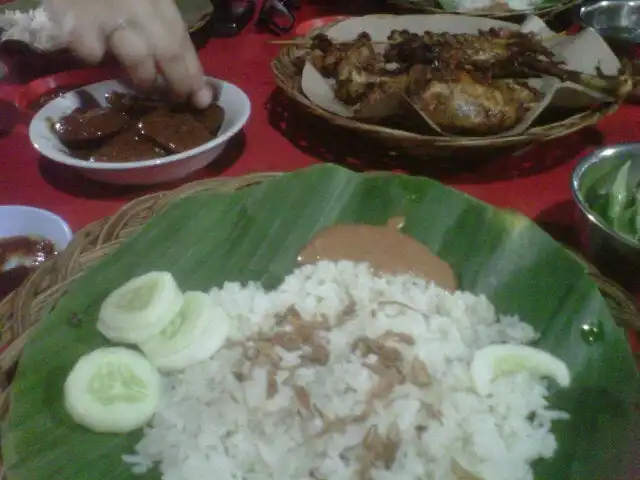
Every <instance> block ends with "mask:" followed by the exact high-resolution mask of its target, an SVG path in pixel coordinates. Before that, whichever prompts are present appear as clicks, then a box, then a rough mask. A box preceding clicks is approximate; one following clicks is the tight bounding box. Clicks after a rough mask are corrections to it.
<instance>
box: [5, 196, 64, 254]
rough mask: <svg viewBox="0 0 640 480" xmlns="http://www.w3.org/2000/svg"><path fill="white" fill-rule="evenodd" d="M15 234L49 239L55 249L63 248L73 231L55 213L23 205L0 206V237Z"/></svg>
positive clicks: (60, 249)
mask: <svg viewBox="0 0 640 480" xmlns="http://www.w3.org/2000/svg"><path fill="white" fill-rule="evenodd" d="M17 235H26V236H40V237H44V238H47V239H49V240H51V241H52V242H53V243H54V245H55V246H56V250H57V251H58V252H61V251H62V250H64V249H65V248H66V247H67V245H68V244H69V242H70V241H71V238H72V237H73V233H72V232H71V228H69V225H67V222H65V221H64V220H63V219H62V218H60V217H59V216H58V215H56V214H55V213H51V212H49V211H47V210H42V209H40V208H35V207H27V206H23V205H2V206H0V238H5V237H13V236H17Z"/></svg>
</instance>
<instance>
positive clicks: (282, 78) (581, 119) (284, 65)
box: [271, 0, 633, 149]
mask: <svg viewBox="0 0 640 480" xmlns="http://www.w3.org/2000/svg"><path fill="white" fill-rule="evenodd" d="M572 1H573V0H572ZM434 13H436V12H434ZM437 13H440V14H449V12H442V11H438V12H437ZM366 16H367V17H377V18H385V17H386V18H392V17H396V16H399V15H395V14H371V15H366ZM346 20H348V19H339V20H336V21H333V22H330V23H328V24H326V25H322V26H320V27H318V28H316V29H313V30H311V31H310V32H308V33H307V34H306V35H304V36H301V37H299V39H310V38H311V37H312V36H313V35H315V34H318V33H324V32H326V31H327V30H329V29H330V28H332V27H334V26H335V25H337V24H339V23H341V22H344V21H346ZM304 51H305V48H304V47H301V46H296V45H293V46H285V47H283V48H282V49H281V50H280V52H279V53H278V55H277V57H276V58H275V59H274V60H273V61H272V62H271V71H272V72H273V74H274V76H275V80H276V84H277V86H278V87H279V88H280V89H281V90H282V91H283V92H284V93H285V94H286V95H287V96H288V97H289V98H291V99H292V100H294V102H295V103H296V104H298V105H299V106H301V107H302V108H303V109H304V110H305V111H307V112H310V113H312V114H314V115H316V116H319V117H321V118H324V119H325V120H327V121H329V122H330V123H332V124H334V125H337V126H340V127H343V128H347V129H351V130H356V131H359V132H361V133H363V134H365V135H369V136H374V137H378V138H382V139H386V140H392V141H394V142H396V143H398V144H402V143H403V142H406V143H410V144H422V145H430V146H433V147H439V148H442V149H457V148H469V149H473V148H495V147H505V146H524V145H528V144H532V143H539V142H543V141H547V140H551V139H554V138H558V137H562V136H566V135H568V134H570V133H573V132H575V131H577V130H580V129H582V128H584V127H587V126H589V125H594V124H595V123H597V122H598V121H599V120H600V119H602V118H604V117H605V116H607V115H610V114H612V113H614V112H615V111H616V110H617V109H618V108H619V106H620V105H621V104H622V103H624V101H625V99H626V97H627V95H628V94H629V92H631V90H632V89H633V79H632V77H631V64H630V62H627V61H623V62H622V63H623V70H624V71H623V72H622V73H621V75H620V77H621V78H622V79H623V80H624V82H623V86H622V87H621V89H620V92H619V95H618V97H617V98H616V99H615V100H614V101H613V102H609V103H602V104H599V105H596V106H595V107H594V108H591V109H588V110H585V111H584V112H578V113H576V114H574V115H572V116H571V117H568V118H565V119H563V120H560V121H557V122H553V123H549V124H544V125H539V126H536V127H533V128H529V129H527V130H525V131H524V132H521V133H519V134H513V135H502V136H493V137H466V136H465V137H455V136H454V137H448V136H444V135H421V134H417V133H412V132H408V131H404V130H399V129H395V128H389V127H385V126H382V125H376V124H371V123H364V122H361V121H358V120H355V119H352V118H348V117H343V116H340V115H338V114H335V113H333V112H330V111H328V110H325V109H324V108H322V107H320V106H318V105H316V104H315V103H314V102H312V101H311V100H310V99H309V98H308V97H307V96H306V95H305V94H304V93H303V92H302V90H301V88H300V77H301V72H300V71H299V69H298V68H297V67H296V65H295V61H296V59H297V58H298V56H299V55H301V54H303V53H304Z"/></svg>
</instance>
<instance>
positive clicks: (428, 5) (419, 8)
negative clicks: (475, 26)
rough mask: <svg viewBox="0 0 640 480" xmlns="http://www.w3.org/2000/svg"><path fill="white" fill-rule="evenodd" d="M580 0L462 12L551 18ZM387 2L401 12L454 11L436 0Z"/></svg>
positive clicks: (502, 17)
mask: <svg viewBox="0 0 640 480" xmlns="http://www.w3.org/2000/svg"><path fill="white" fill-rule="evenodd" d="M579 1H580V0H564V1H561V2H558V3H556V4H555V5H550V6H546V7H542V8H538V9H535V10H530V11H514V10H506V11H495V10H493V11H492V10H478V11H472V12H464V15H473V16H475V17H487V18H495V19H497V20H514V21H515V20H516V19H524V18H525V17H526V16H527V15H536V16H537V17H540V18H542V19H547V18H551V17H553V16H555V15H557V14H558V13H560V12H563V11H565V10H568V9H569V8H572V7H574V6H575V5H577V4H578V3H579ZM387 3H388V4H389V5H390V6H392V7H393V8H395V9H397V10H398V11H400V12H403V13H456V12H449V11H446V10H444V9H443V8H442V7H441V6H440V4H439V3H438V1H437V0H388V1H387Z"/></svg>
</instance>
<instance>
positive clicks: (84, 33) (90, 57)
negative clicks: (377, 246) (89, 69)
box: [68, 25, 107, 64]
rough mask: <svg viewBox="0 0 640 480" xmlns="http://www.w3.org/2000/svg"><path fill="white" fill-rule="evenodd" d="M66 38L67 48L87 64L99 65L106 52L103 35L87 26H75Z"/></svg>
mask: <svg viewBox="0 0 640 480" xmlns="http://www.w3.org/2000/svg"><path fill="white" fill-rule="evenodd" d="M68 38H69V41H68V47H69V48H70V49H71V50H73V51H74V52H75V54H76V55H77V56H79V57H80V58H82V59H83V60H84V61H85V62H87V63H91V64H96V63H99V62H100V61H101V60H102V58H103V57H104V54H105V52H106V50H107V45H106V42H105V38H104V35H102V34H101V33H100V30H99V29H97V28H91V27H89V26H88V25H76V27H75V28H74V29H73V30H72V31H71V32H70V34H69V37H68Z"/></svg>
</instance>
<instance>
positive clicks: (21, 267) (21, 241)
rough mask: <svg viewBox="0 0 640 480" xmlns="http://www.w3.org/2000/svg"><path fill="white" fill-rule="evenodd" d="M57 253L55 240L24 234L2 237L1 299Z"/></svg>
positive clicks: (0, 241)
mask: <svg viewBox="0 0 640 480" xmlns="http://www.w3.org/2000/svg"><path fill="white" fill-rule="evenodd" d="M55 254H56V249H55V246H54V244H53V242H52V241H51V240H48V239H46V238H42V237H30V236H22V235H20V236H15V237H5V238H0V299H2V298H4V297H5V296H7V295H8V294H9V293H11V292H12V291H13V290H15V289H16V288H18V287H19V286H20V285H21V284H22V282H24V281H25V279H26V278H27V277H28V276H29V275H31V273H33V272H34V271H35V269H36V268H38V266H39V265H40V264H42V263H43V262H44V261H45V260H47V259H49V258H51V257H53V256H54V255H55Z"/></svg>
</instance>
